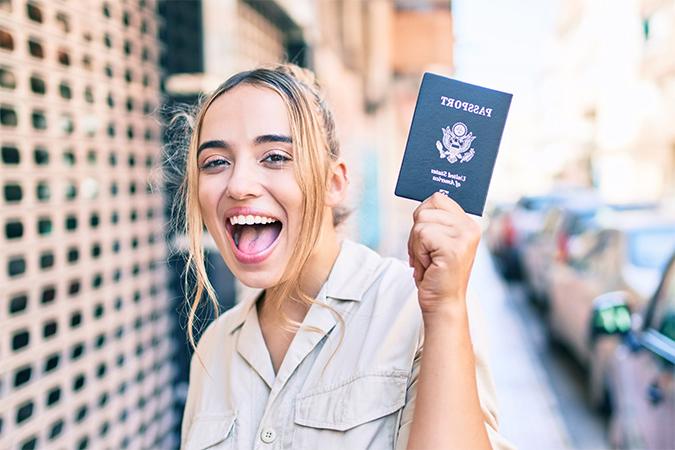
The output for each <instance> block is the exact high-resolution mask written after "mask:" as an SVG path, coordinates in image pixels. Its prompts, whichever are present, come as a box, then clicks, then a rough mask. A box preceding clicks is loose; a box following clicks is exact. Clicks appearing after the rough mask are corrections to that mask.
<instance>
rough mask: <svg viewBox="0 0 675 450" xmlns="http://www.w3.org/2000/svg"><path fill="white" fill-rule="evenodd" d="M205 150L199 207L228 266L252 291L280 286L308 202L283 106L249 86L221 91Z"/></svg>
mask: <svg viewBox="0 0 675 450" xmlns="http://www.w3.org/2000/svg"><path fill="white" fill-rule="evenodd" d="M198 149H199V150H198V154H197V165H198V170H199V206H200V208H201V213H202V217H203V218H204V222H205V224H206V227H207V229H208V230H209V233H210V234H211V236H212V237H213V239H214V240H215V243H216V245H217V246H218V249H219V250H220V253H221V255H222V256H223V259H224V260H225V263H226V264H227V266H228V267H229V268H230V270H231V271H232V273H233V274H234V275H235V276H236V277H237V278H238V279H239V280H240V281H241V282H242V283H244V284H245V285H247V286H250V287H256V288H268V287H271V286H274V285H276V284H278V283H279V281H280V279H281V276H282V274H283V271H284V269H285V267H286V264H287V263H288V260H289V258H290V255H291V252H293V249H294V248H295V243H296V241H297V239H298V234H299V229H300V220H301V218H300V215H301V212H302V198H303V197H302V195H303V194H302V192H301V190H300V186H299V185H298V183H297V181H296V179H295V175H294V172H293V164H294V163H293V157H294V149H293V144H292V142H291V130H290V125H289V120H288V114H287V112H286V106H285V104H284V102H283V101H282V99H281V97H280V96H279V95H278V94H277V93H275V92H274V91H272V90H270V89H265V88H260V87H254V86H249V85H239V86H237V87H235V88H233V89H232V90H230V91H228V92H226V93H224V94H221V95H220V97H218V98H217V99H216V100H215V101H214V102H213V103H212V104H211V106H209V109H208V110H207V112H206V115H205V116H204V120H203V123H202V128H201V132H200V137H199V146H198Z"/></svg>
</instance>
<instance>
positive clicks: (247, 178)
mask: <svg viewBox="0 0 675 450" xmlns="http://www.w3.org/2000/svg"><path fill="white" fill-rule="evenodd" d="M230 173H231V175H230V179H229V180H228V181H227V187H226V188H225V193H226V194H227V196H228V197H230V198H231V199H233V200H246V199H250V198H255V197H258V196H260V195H261V193H262V186H261V184H260V181H259V179H258V173H257V171H256V168H255V167H251V165H249V164H246V163H245V162H244V161H238V162H236V163H235V164H234V167H233V168H232V170H231V172H230Z"/></svg>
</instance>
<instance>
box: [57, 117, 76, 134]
mask: <svg viewBox="0 0 675 450" xmlns="http://www.w3.org/2000/svg"><path fill="white" fill-rule="evenodd" d="M59 125H60V127H59V128H60V129H61V131H62V132H63V134H73V132H74V131H75V122H74V121H73V116H71V115H70V114H68V113H62V114H61V117H60V118H59Z"/></svg>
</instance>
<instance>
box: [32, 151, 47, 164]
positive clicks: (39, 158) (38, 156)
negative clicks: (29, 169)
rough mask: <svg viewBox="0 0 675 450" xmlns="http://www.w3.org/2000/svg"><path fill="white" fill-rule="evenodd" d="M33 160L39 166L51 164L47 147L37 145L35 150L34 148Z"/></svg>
mask: <svg viewBox="0 0 675 450" xmlns="http://www.w3.org/2000/svg"><path fill="white" fill-rule="evenodd" d="M33 161H35V164H36V165H38V166H44V165H47V164H49V152H48V151H47V149H46V148H43V147H35V150H33Z"/></svg>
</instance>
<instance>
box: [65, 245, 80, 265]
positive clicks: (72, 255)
mask: <svg viewBox="0 0 675 450" xmlns="http://www.w3.org/2000/svg"><path fill="white" fill-rule="evenodd" d="M66 258H67V260H68V262H69V263H70V264H73V263H76V262H77V261H78V260H79V259H80V251H79V250H78V249H77V247H71V248H69V249H68V254H67V257H66Z"/></svg>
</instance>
